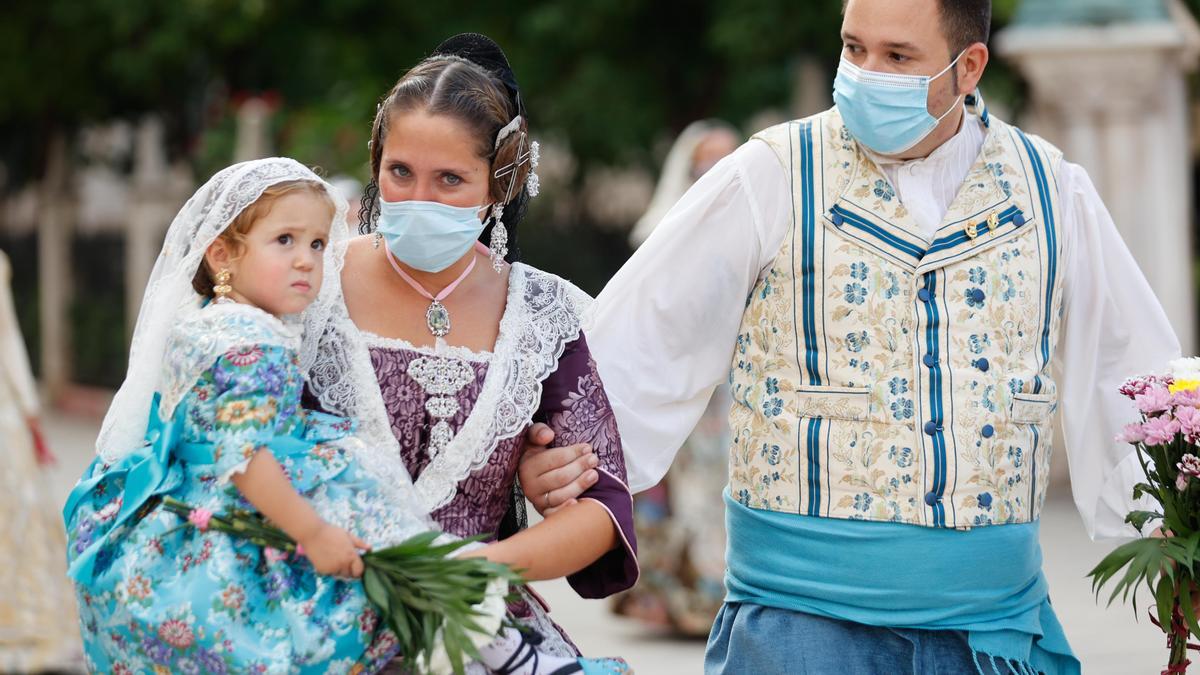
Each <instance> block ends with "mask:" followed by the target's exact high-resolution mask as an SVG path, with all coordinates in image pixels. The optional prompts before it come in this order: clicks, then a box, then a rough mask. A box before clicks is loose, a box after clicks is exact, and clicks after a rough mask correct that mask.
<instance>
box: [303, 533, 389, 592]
mask: <svg viewBox="0 0 1200 675" xmlns="http://www.w3.org/2000/svg"><path fill="white" fill-rule="evenodd" d="M299 544H300V545H301V546H302V547H304V555H305V557H307V558H308V560H309V562H311V563H312V566H313V569H315V570H316V571H317V574H324V575H327V576H335V577H344V578H354V579H357V578H359V577H361V576H362V573H363V561H362V557H361V556H360V555H359V553H358V552H359V551H360V550H362V551H369V550H370V549H371V547H370V546H369V545H367V542H365V541H363V540H362V539H359V538H358V537H356V536H354V535H353V534H350V533H349V532H347V531H346V530H343V529H342V528H340V527H334V526H333V525H330V524H329V523H322V524H321V526H320V527H318V528H317V529H316V530H315V531H314V532H313V533H312V534H311V535H309V536H307V537H305V538H304V539H303V540H302V541H300V542H299Z"/></svg>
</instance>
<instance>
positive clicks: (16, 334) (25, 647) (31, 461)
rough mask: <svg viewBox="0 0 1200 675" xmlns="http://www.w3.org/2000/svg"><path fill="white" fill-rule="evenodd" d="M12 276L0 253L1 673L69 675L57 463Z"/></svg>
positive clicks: (71, 642)
mask: <svg viewBox="0 0 1200 675" xmlns="http://www.w3.org/2000/svg"><path fill="white" fill-rule="evenodd" d="M11 278H12V267H11V265H10V264H9V261H8V256H7V255H5V253H4V252H3V251H0V451H2V452H3V459H4V467H3V469H0V521H2V522H0V589H3V591H0V672H5V673H8V672H14V671H15V672H36V671H43V670H70V669H72V668H77V667H78V665H79V664H80V663H81V661H80V654H81V652H80V645H79V633H78V631H76V630H74V627H75V624H76V623H77V619H76V614H75V603H74V600H73V599H72V596H71V593H70V585H69V584H66V583H64V582H63V579H64V578H65V577H66V573H67V568H66V536H65V533H64V532H63V528H62V525H61V523H60V520H59V515H58V509H57V501H58V499H57V497H56V496H55V495H53V494H51V493H50V485H51V484H50V481H49V480H48V473H49V471H48V469H49V467H50V466H51V465H53V464H54V461H55V460H54V455H53V454H51V452H50V448H49V446H48V445H47V444H46V439H45V437H44V436H43V435H42V429H41V423H40V421H39V413H40V405H39V403H38V397H37V389H36V387H35V385H34V380H33V373H32V372H31V371H30V367H29V357H28V355H27V354H26V352H25V343H24V342H23V341H22V339H21V330H20V327H19V326H18V325H17V316H16V312H15V311H14V309H13V298H12V286H11Z"/></svg>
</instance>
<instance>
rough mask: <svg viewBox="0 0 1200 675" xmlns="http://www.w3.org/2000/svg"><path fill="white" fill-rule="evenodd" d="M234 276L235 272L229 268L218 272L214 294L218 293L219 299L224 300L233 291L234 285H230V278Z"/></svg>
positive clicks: (217, 297)
mask: <svg viewBox="0 0 1200 675" xmlns="http://www.w3.org/2000/svg"><path fill="white" fill-rule="evenodd" d="M232 278H233V273H232V272H230V271H229V270H227V269H222V270H221V271H220V272H217V278H216V279H214V280H213V281H214V282H215V283H214V284H213V294H214V295H216V299H217V300H224V299H225V298H226V296H228V295H229V293H230V292H231V291H233V287H231V286H230V285H229V280H230V279H232Z"/></svg>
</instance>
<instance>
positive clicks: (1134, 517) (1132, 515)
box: [1125, 511, 1163, 532]
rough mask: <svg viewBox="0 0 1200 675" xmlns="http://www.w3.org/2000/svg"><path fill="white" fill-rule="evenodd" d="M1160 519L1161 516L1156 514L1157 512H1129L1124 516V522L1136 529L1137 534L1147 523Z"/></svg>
mask: <svg viewBox="0 0 1200 675" xmlns="http://www.w3.org/2000/svg"><path fill="white" fill-rule="evenodd" d="M1162 518H1163V514H1161V513H1158V512H1157V511H1130V512H1129V514H1128V515H1126V516H1125V522H1127V523H1129V524H1130V525H1133V526H1134V527H1135V528H1137V530H1138V532H1141V531H1142V528H1143V527H1145V525H1146V523H1147V522H1149V521H1151V520H1154V519H1159V520H1161V519H1162Z"/></svg>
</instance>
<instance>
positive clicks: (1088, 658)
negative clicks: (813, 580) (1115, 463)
mask: <svg viewBox="0 0 1200 675" xmlns="http://www.w3.org/2000/svg"><path fill="white" fill-rule="evenodd" d="M46 423H47V424H46V427H47V428H46V432H47V434H48V436H49V439H50V441H51V443H52V444H53V447H54V449H55V451H56V452H57V453H58V454H59V457H60V460H61V461H60V464H59V466H58V468H57V469H56V470H55V473H54V476H53V478H54V481H53V482H54V485H55V489H56V490H58V491H59V493H60V495H62V496H65V495H66V492H67V491H68V490H69V489H70V486H71V485H72V484H73V483H74V481H75V479H76V478H77V477H78V475H79V473H80V472H81V471H82V469H83V467H84V466H85V465H86V464H87V462H89V461H90V460H91V452H92V444H93V443H94V440H95V436H96V431H97V426H98V425H97V423H96V422H95V420H91V419H84V418H78V417H70V416H66V415H61V414H59V415H52V416H50V417H49V419H47V420H46ZM1065 492H1066V491H1065V490H1063V489H1060V490H1059V491H1058V493H1059V495H1058V497H1059V498H1057V499H1054V498H1052V499H1051V500H1050V502H1049V503H1048V506H1047V513H1046V514H1045V516H1044V517H1043V519H1042V545H1043V548H1044V554H1045V566H1046V574H1047V576H1048V577H1049V579H1050V596H1051V600H1052V601H1053V603H1054V606H1055V608H1056V610H1057V611H1058V614H1059V617H1060V619H1061V620H1062V622H1063V624H1064V626H1065V627H1066V630H1067V635H1068V637H1069V638H1070V639H1071V644H1072V645H1073V646H1074V648H1075V651H1076V653H1077V654H1078V655H1079V657H1080V659H1081V660H1082V661H1083V672H1084V673H1086V674H1088V675H1093V674H1094V675H1132V674H1137V673H1156V672H1158V671H1159V670H1160V669H1161V667H1162V664H1163V663H1164V662H1165V655H1166V649H1165V646H1164V645H1165V643H1164V640H1163V637H1162V634H1161V633H1160V632H1159V631H1158V629H1157V628H1155V627H1154V626H1153V625H1152V624H1150V622H1149V621H1148V620H1146V619H1145V618H1144V617H1142V618H1140V619H1139V620H1135V618H1134V614H1133V610H1131V609H1129V608H1128V607H1124V606H1114V607H1112V608H1109V609H1105V608H1104V607H1103V606H1100V605H1097V603H1096V601H1095V600H1094V599H1093V597H1092V595H1091V593H1090V591H1089V588H1090V586H1089V583H1088V580H1087V579H1085V578H1084V575H1085V574H1086V573H1087V571H1088V570H1089V569H1091V567H1092V566H1093V565H1094V564H1095V563H1096V562H1097V561H1099V560H1100V558H1101V557H1102V556H1103V555H1104V553H1106V552H1107V551H1108V550H1109V549H1110V548H1111V547H1112V545H1111V544H1098V543H1094V542H1092V541H1090V540H1089V539H1088V538H1087V535H1086V534H1084V532H1083V526H1082V525H1081V523H1080V521H1079V516H1078V515H1077V514H1076V511H1075V507H1074V505H1073V504H1072V503H1071V502H1070V500H1069V499H1066V498H1065V497H1066V495H1065ZM59 501H61V499H60V500H59ZM537 588H538V590H539V591H540V592H542V593H543V594H544V595H545V596H546V598H547V599H548V600H549V602H550V604H551V606H552V607H553V608H554V616H555V617H556V619H557V620H558V621H559V622H560V623H561V624H562V625H563V626H564V627H565V628H566V629H567V630H568V631H569V632H570V633H571V635H572V637H573V638H574V639H575V640H576V642H577V643H578V644H579V645H580V647H581V648H582V649H583V650H584V651H585V652H586V653H588V654H590V655H620V656H624V657H625V658H626V659H627V660H629V662H630V663H631V664H633V666H634V667H635V668H636V669H637V670H638V672H639V673H641V675H659V674H660V673H661V674H670V675H674V674H675V673H679V674H687V673H699V672H701V670H702V663H703V656H704V644H703V642H700V641H687V640H676V639H672V638H670V637H668V636H665V635H663V634H661V633H659V632H657V631H654V630H649V629H646V628H645V627H643V626H641V625H640V624H637V623H634V622H630V621H627V620H622V619H618V618H616V617H614V616H612V615H611V614H609V613H608V611H607V604H606V603H605V602H601V601H595V600H580V599H579V598H578V597H576V596H575V595H574V593H573V592H572V591H571V590H570V588H569V587H568V586H567V585H566V583H565V582H553V583H541V584H538V585H537Z"/></svg>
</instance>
